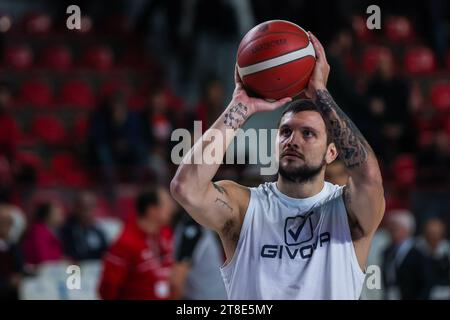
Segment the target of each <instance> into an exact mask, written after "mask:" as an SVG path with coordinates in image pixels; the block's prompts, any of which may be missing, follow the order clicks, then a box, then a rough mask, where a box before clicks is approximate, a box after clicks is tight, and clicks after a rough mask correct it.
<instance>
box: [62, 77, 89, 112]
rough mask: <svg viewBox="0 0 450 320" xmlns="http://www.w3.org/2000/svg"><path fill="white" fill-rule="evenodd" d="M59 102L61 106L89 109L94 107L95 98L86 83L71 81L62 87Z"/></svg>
mask: <svg viewBox="0 0 450 320" xmlns="http://www.w3.org/2000/svg"><path fill="white" fill-rule="evenodd" d="M59 102H60V103H61V104H63V105H68V106H74V107H80V108H85V109H90V108H93V107H94V106H95V97H94V94H93V92H92V90H91V87H90V86H89V85H88V84H87V83H85V82H83V81H81V80H72V81H68V82H66V83H64V85H63V86H62V88H61V94H60V97H59Z"/></svg>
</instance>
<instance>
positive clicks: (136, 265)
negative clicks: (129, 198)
mask: <svg viewBox="0 0 450 320" xmlns="http://www.w3.org/2000/svg"><path fill="white" fill-rule="evenodd" d="M136 209H137V217H136V218H135V219H132V220H130V221H129V222H128V223H127V225H126V226H125V227H124V230H123V231H122V233H121V235H120V236H119V239H118V240H117V241H116V242H115V243H114V244H113V245H112V247H111V248H110V250H109V251H108V253H107V254H106V255H105V257H104V259H103V274H102V277H101V280H100V285H99V293H100V297H101V298H103V299H107V300H111V299H120V300H122V299H123V300H127V299H137V300H143V299H156V300H163V299H169V298H170V297H171V289H170V268H171V266H172V263H173V257H172V254H173V248H172V245H173V244H172V230H171V229H170V228H169V227H168V224H169V223H170V220H171V218H172V214H173V201H172V199H171V197H170V196H169V193H168V192H167V191H166V190H165V189H162V188H158V189H152V190H150V191H146V192H143V193H142V194H140V195H139V197H138V198H137V200H136Z"/></svg>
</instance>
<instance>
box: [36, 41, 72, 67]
mask: <svg viewBox="0 0 450 320" xmlns="http://www.w3.org/2000/svg"><path fill="white" fill-rule="evenodd" d="M41 65H42V66H43V67H44V68H49V69H53V70H56V71H67V70H69V69H70V67H71V66H72V55H71V53H70V51H69V49H68V48H67V47H65V46H62V45H59V46H52V47H49V48H46V49H45V50H44V51H43V52H42V55H41Z"/></svg>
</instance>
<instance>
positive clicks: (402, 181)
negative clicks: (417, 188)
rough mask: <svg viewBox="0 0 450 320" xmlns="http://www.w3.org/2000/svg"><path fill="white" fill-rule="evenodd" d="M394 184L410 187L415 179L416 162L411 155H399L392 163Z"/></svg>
mask: <svg viewBox="0 0 450 320" xmlns="http://www.w3.org/2000/svg"><path fill="white" fill-rule="evenodd" d="M392 173H393V176H394V184H395V185H396V186H397V187H406V188H409V187H412V186H413V185H414V183H415V180H416V173H417V172H416V164H415V159H414V157H413V155H410V154H402V155H399V156H398V157H397V158H396V159H395V160H394V163H393V165H392Z"/></svg>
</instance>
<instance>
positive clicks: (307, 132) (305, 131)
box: [303, 130, 313, 138]
mask: <svg viewBox="0 0 450 320" xmlns="http://www.w3.org/2000/svg"><path fill="white" fill-rule="evenodd" d="M303 135H304V136H305V137H308V138H309V137H312V136H313V132H312V131H310V130H303Z"/></svg>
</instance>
